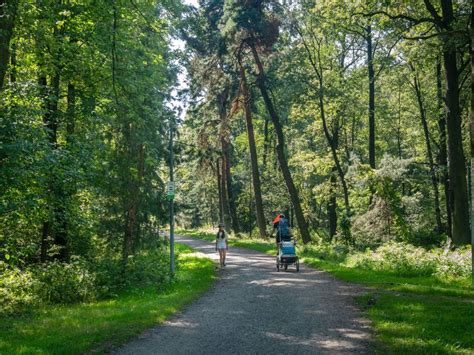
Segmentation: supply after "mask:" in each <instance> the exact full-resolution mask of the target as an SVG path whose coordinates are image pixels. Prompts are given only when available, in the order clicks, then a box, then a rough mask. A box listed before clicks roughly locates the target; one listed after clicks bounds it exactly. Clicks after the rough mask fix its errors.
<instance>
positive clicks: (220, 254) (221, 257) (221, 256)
mask: <svg viewBox="0 0 474 355" xmlns="http://www.w3.org/2000/svg"><path fill="white" fill-rule="evenodd" d="M223 252H224V250H223V249H219V262H220V265H221V267H222V265H223V261H222V259H223V255H222V254H223Z"/></svg>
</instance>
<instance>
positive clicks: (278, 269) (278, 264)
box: [277, 261, 280, 271]
mask: <svg viewBox="0 0 474 355" xmlns="http://www.w3.org/2000/svg"><path fill="white" fill-rule="evenodd" d="M277 271H280V263H279V262H278V261H277Z"/></svg>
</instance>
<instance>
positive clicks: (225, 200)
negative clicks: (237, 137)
mask: <svg viewBox="0 0 474 355" xmlns="http://www.w3.org/2000/svg"><path fill="white" fill-rule="evenodd" d="M228 95H229V93H228V89H224V90H223V91H222V92H221V93H220V94H219V95H218V97H217V99H218V103H219V120H220V125H221V127H220V134H219V136H220V145H221V154H222V164H221V167H220V168H221V176H220V178H221V180H220V184H221V193H222V209H223V217H224V218H223V220H222V222H224V224H225V225H226V227H227V228H229V229H230V228H231V226H232V218H231V211H230V204H229V194H228V191H227V168H226V167H227V158H228V155H229V154H228V153H227V152H226V151H227V150H228V141H227V140H228V139H229V138H228V134H227V130H228V128H227V112H226V106H227V99H228Z"/></svg>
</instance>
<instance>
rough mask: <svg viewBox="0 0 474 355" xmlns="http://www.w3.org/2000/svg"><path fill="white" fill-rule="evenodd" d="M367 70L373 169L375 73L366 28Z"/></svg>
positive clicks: (372, 165)
mask: <svg viewBox="0 0 474 355" xmlns="http://www.w3.org/2000/svg"><path fill="white" fill-rule="evenodd" d="M365 39H366V42H367V69H368V74H369V164H370V167H371V168H372V169H375V71H374V59H373V54H374V53H373V49H372V27H371V26H370V25H369V26H367V28H366V38H365Z"/></svg>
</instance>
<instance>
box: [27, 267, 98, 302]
mask: <svg viewBox="0 0 474 355" xmlns="http://www.w3.org/2000/svg"><path fill="white" fill-rule="evenodd" d="M89 268H90V267H89V265H88V264H87V263H86V262H85V261H84V260H81V259H79V258H74V259H73V260H72V262H70V263H61V262H58V261H53V262H48V263H46V264H43V265H38V266H36V267H35V269H34V274H35V278H36V279H37V280H38V281H39V282H41V289H40V290H39V296H40V298H41V299H42V300H43V301H45V302H47V303H73V302H87V301H91V300H93V299H95V298H96V296H97V292H96V289H95V275H94V273H92V272H91V271H90V270H89Z"/></svg>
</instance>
